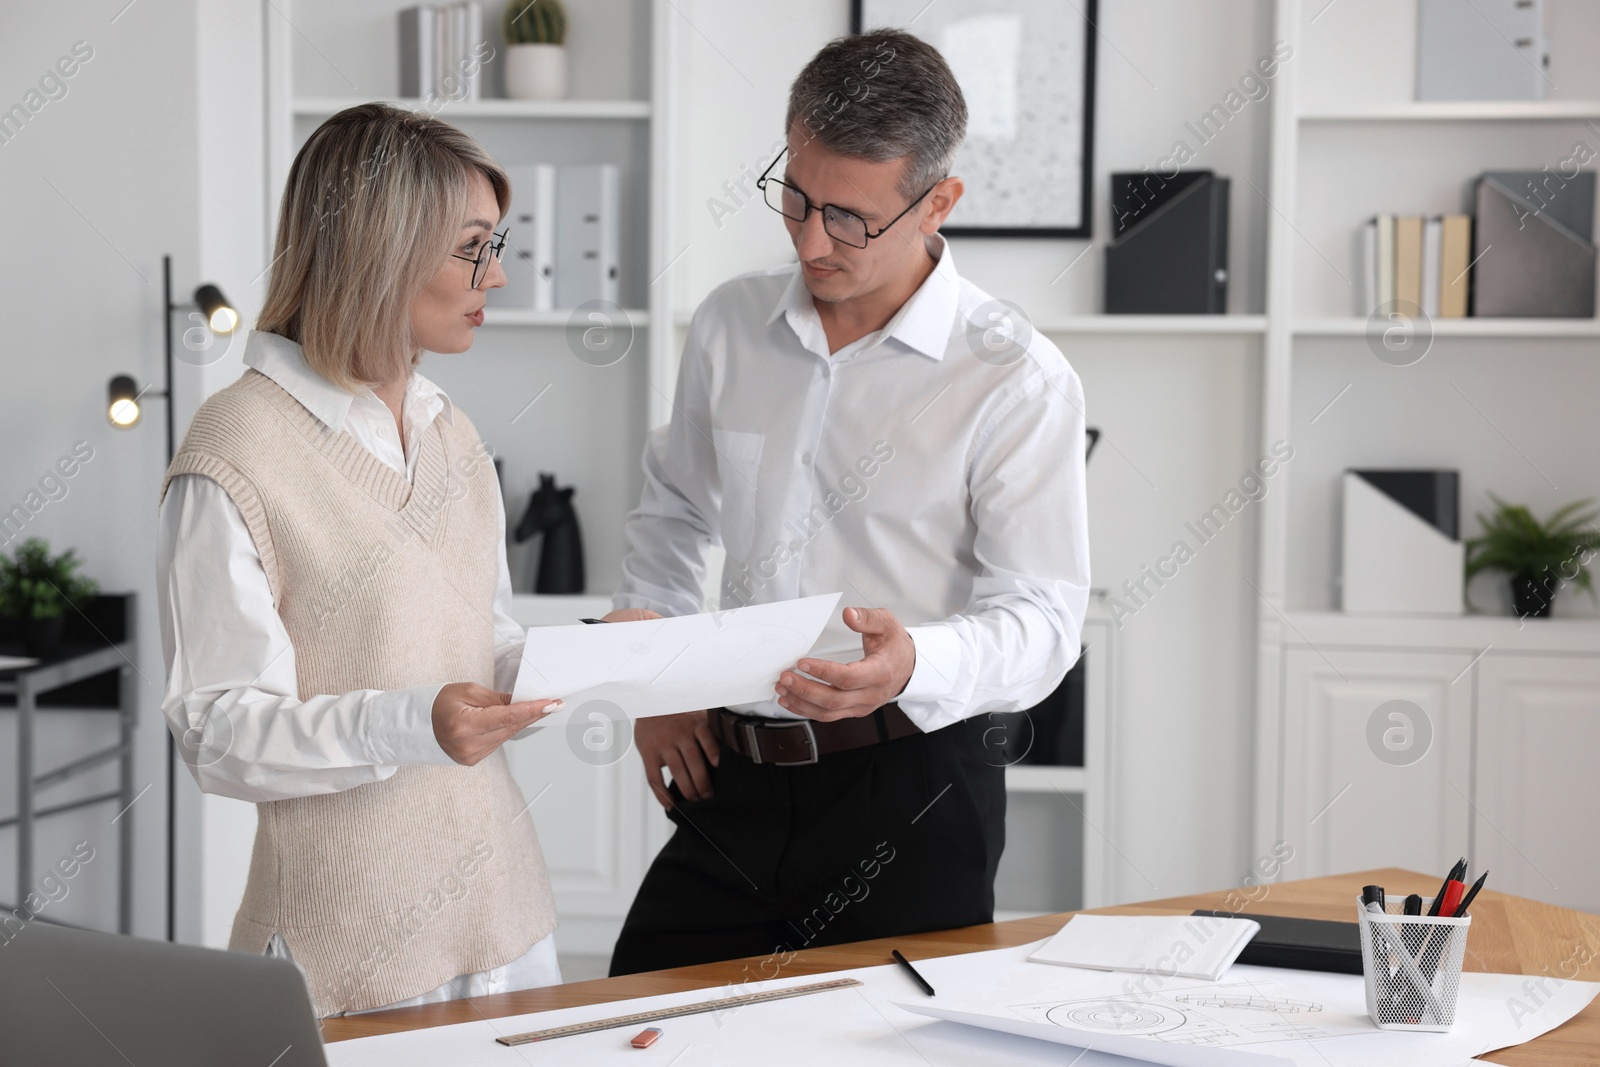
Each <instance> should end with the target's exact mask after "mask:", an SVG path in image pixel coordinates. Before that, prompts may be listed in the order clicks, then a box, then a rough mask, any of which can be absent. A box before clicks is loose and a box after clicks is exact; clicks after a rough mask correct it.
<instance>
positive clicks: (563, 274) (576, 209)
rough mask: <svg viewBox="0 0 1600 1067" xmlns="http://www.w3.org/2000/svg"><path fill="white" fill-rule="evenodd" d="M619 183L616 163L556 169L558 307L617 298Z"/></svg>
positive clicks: (556, 287) (610, 300) (556, 274)
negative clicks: (557, 170)
mask: <svg viewBox="0 0 1600 1067" xmlns="http://www.w3.org/2000/svg"><path fill="white" fill-rule="evenodd" d="M620 186H621V171H620V170H619V169H618V168H617V166H616V165H615V164H612V163H600V164H593V165H573V166H564V167H561V168H560V171H559V173H558V174H557V175H556V226H555V306H556V307H558V308H575V307H579V306H581V305H583V304H586V303H588V302H589V301H591V300H605V301H608V302H610V303H612V304H616V303H617V292H618V287H617V279H618V274H619V273H620V271H619V267H618V262H617V260H618V248H617V238H618V218H617V214H618V203H619V190H620Z"/></svg>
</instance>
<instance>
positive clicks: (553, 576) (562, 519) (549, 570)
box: [512, 471, 584, 594]
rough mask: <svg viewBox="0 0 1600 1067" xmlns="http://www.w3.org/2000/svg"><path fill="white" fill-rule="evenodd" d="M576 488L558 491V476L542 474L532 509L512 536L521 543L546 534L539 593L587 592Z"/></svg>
mask: <svg viewBox="0 0 1600 1067" xmlns="http://www.w3.org/2000/svg"><path fill="white" fill-rule="evenodd" d="M576 492H577V490H576V489H574V488H573V487H572V486H570V485H569V486H567V487H566V488H565V489H558V488H556V476H555V475H554V474H545V473H543V472H542V471H541V472H540V474H539V488H537V489H535V490H534V491H533V495H532V496H531V497H529V498H528V510H527V511H525V512H523V514H522V521H520V522H518V523H517V528H516V530H515V531H514V533H513V534H512V536H513V537H514V538H515V539H516V541H517V542H518V543H519V544H520V543H521V542H523V541H526V540H528V538H530V537H532V536H534V535H535V534H544V544H542V545H540V546H539V574H538V577H537V578H535V579H534V583H533V591H534V592H535V593H557V594H573V593H581V592H583V585H584V581H583V537H582V535H581V534H580V533H579V531H578V512H577V510H576V509H575V508H574V507H573V506H572V495H573V494H574V493H576Z"/></svg>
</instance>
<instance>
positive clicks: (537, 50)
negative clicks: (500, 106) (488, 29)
mask: <svg viewBox="0 0 1600 1067" xmlns="http://www.w3.org/2000/svg"><path fill="white" fill-rule="evenodd" d="M505 32H506V96H508V97H509V98H511V99H512V100H562V99H565V98H566V95H567V49H566V47H565V46H566V41H567V9H566V8H565V7H564V6H563V5H562V3H561V0H510V3H508V4H507V5H506V21H505Z"/></svg>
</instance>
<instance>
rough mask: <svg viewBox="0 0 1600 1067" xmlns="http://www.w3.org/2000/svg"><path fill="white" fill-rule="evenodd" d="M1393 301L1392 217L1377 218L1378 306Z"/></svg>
mask: <svg viewBox="0 0 1600 1067" xmlns="http://www.w3.org/2000/svg"><path fill="white" fill-rule="evenodd" d="M1393 301H1394V216H1393V215H1379V216H1378V306H1379V307H1382V306H1383V305H1385V304H1388V303H1392V302H1393Z"/></svg>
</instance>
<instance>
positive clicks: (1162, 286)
mask: <svg viewBox="0 0 1600 1067" xmlns="http://www.w3.org/2000/svg"><path fill="white" fill-rule="evenodd" d="M1228 188H1229V183H1228V179H1227V178H1219V177H1217V176H1216V175H1215V174H1213V173H1212V172H1211V171H1209V170H1181V171H1178V172H1177V173H1176V174H1173V175H1170V176H1163V175H1159V174H1152V173H1150V172H1148V171H1145V172H1143V173H1137V174H1134V173H1124V174H1113V175H1111V243H1110V244H1108V245H1107V246H1106V266H1105V284H1106V314H1108V315H1221V314H1224V313H1226V312H1227V310H1228Z"/></svg>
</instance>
